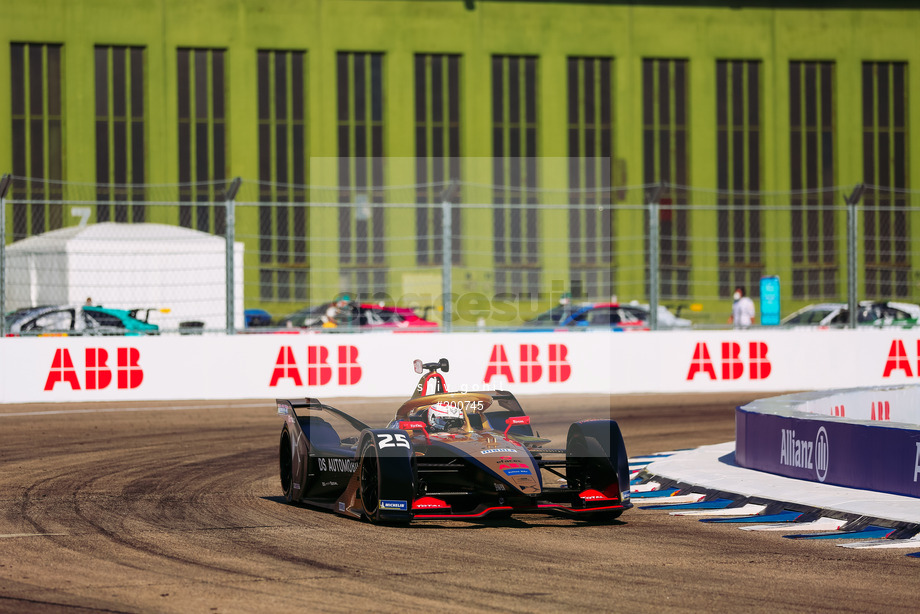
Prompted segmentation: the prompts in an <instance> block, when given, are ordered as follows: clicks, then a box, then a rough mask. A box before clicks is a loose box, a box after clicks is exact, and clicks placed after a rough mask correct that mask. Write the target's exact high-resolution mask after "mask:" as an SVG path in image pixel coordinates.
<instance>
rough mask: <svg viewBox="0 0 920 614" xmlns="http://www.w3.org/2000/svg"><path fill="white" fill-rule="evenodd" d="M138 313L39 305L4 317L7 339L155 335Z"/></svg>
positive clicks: (157, 329) (156, 330)
mask: <svg viewBox="0 0 920 614" xmlns="http://www.w3.org/2000/svg"><path fill="white" fill-rule="evenodd" d="M140 311H145V310H142V309H134V310H128V309H110V308H106V307H98V306H92V305H82V306H67V305H42V306H39V307H25V308H23V309H19V310H18V311H14V312H12V313H9V314H7V315H6V330H7V336H9V337H19V336H64V335H151V334H153V335H155V334H158V333H159V330H160V327H159V326H157V325H156V324H151V323H149V322H146V321H144V320H141V319H139V318H138V317H136V316H137V314H138V312H140Z"/></svg>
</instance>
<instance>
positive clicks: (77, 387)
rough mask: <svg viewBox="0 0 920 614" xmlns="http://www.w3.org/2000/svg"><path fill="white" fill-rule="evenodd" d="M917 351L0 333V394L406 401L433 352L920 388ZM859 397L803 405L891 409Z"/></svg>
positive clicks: (780, 340)
mask: <svg viewBox="0 0 920 614" xmlns="http://www.w3.org/2000/svg"><path fill="white" fill-rule="evenodd" d="M918 354H920V329H917V330H876V329H873V330H855V331H854V330H807V331H802V330H774V329H766V328H763V329H751V330H743V331H694V330H689V331H661V332H631V333H613V332H607V331H601V332H585V331H579V332H574V331H573V332H558V333H546V332H536V333H529V332H521V333H517V332H501V333H453V334H444V333H392V332H374V333H356V334H343V333H335V334H332V333H305V334H240V335H234V336H226V335H190V336H181V335H162V336H158V337H43V338H18V337H17V338H4V339H0V403H33V402H66V401H114V400H170V399H246V398H274V397H304V396H314V397H319V398H334V397H343V396H365V397H375V396H403V395H407V394H408V393H410V392H411V388H412V386H413V385H414V384H415V379H414V378H415V373H414V372H413V370H412V361H413V360H414V359H416V358H421V359H423V360H437V359H439V358H441V357H446V358H448V359H449V360H450V365H451V369H450V373H449V375H448V378H447V381H448V385H449V386H450V387H452V388H455V389H460V388H466V389H475V388H477V387H478V388H488V389H492V388H499V389H503V388H504V389H509V390H512V391H513V392H514V393H515V394H519V395H525V394H583V393H601V394H625V393H645V392H655V393H662V392H664V393H687V394H693V393H710V392H756V393H761V392H771V391H775V392H784V391H788V390H820V389H833V388H843V387H851V386H897V385H902V384H910V383H920V355H918ZM867 401H868V403H869V404H868V406H867V405H866V403H864V402H860V403H859V404H858V407H857V404H847V403H846V402H840V403H837V402H836V401H833V402H827V401H821V403H816V404H814V407H815V409H814V410H813V411H817V412H819V413H825V414H827V412H830V414H827V415H832V414H833V411H834V409H833V408H834V407H835V406H836V405H843V406H844V407H845V411H846V412H847V415H848V416H857V415H859V416H862V415H869V416H871V411H872V403H873V402H874V403H876V411H879V410H878V407H879V406H878V403H882V404H883V405H882V406H881V407H882V411H883V412H888V411H891V412H894V411H895V409H894V408H895V404H894V397H889V396H884V397H881V396H880V397H878V398H875V397H873V398H872V399H869V398H868V397H867ZM885 403H887V405H886V404H885ZM819 406H820V407H819ZM857 411H858V412H862V413H859V414H857V413H850V412H857ZM892 419H894V416H892Z"/></svg>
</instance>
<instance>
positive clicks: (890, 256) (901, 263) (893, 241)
mask: <svg viewBox="0 0 920 614" xmlns="http://www.w3.org/2000/svg"><path fill="white" fill-rule="evenodd" d="M862 68H863V78H862V103H863V181H864V182H865V183H866V184H867V186H868V188H867V189H866V191H865V193H864V196H863V198H864V199H865V201H864V206H863V229H864V237H865V238H864V240H863V241H864V242H863V249H864V251H865V258H866V267H865V275H866V278H865V283H866V295H867V297H871V298H879V299H883V298H886V297H890V296H894V297H907V296H908V295H909V294H910V283H911V279H912V275H911V267H910V238H911V237H910V220H909V207H908V197H907V193H906V190H907V189H908V188H909V185H908V177H909V170H908V142H909V141H908V138H907V130H908V121H907V120H908V117H907V114H908V112H907V109H908V104H907V63H906V62H863V67H862Z"/></svg>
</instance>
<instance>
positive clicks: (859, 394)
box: [735, 385, 920, 497]
mask: <svg viewBox="0 0 920 614" xmlns="http://www.w3.org/2000/svg"><path fill="white" fill-rule="evenodd" d="M918 408H920V386H917V385H909V386H892V387H877V388H859V389H849V390H831V391H826V392H809V393H802V394H792V395H782V396H777V397H773V398H769V399H763V400H758V401H755V402H753V403H750V404H748V405H745V406H742V407H739V408H737V410H736V413H735V462H736V463H737V464H738V465H739V466H741V467H745V468H748V469H756V470H759V471H765V472H768V473H773V474H776V475H782V476H786V477H790V478H797V479H800V480H808V481H811V482H820V483H823V484H833V485H836V486H845V487H849V488H858V489H862V490H872V491H878V492H886V493H893V494H898V495H907V496H912V497H920V425H918V421H917V419H916V416H917V414H918V411H920V410H918ZM835 412H836V413H835ZM898 420H901V421H898Z"/></svg>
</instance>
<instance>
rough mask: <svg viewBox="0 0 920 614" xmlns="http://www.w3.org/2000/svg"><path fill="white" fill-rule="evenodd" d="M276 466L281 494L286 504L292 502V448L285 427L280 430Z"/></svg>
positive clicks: (288, 433) (288, 432)
mask: <svg viewBox="0 0 920 614" xmlns="http://www.w3.org/2000/svg"><path fill="white" fill-rule="evenodd" d="M278 466H279V469H280V473H281V493H282V494H283V495H284V500H285V501H287V502H288V503H292V502H293V501H294V446H293V444H292V442H291V433H290V431H289V430H288V428H287V426H285V427H284V428H283V429H281V441H280V443H279V444H278Z"/></svg>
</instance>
